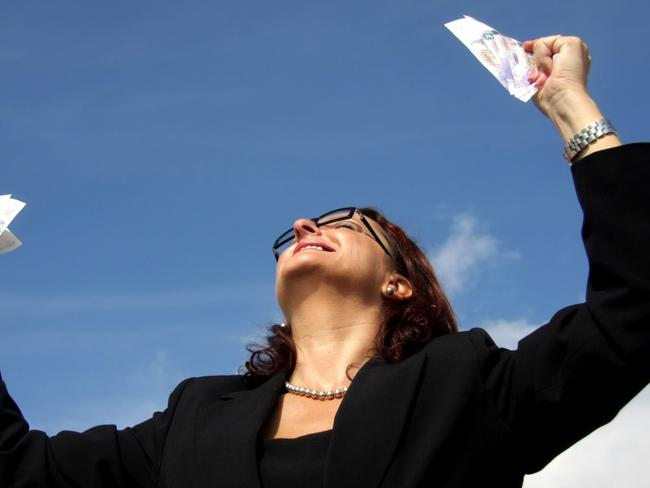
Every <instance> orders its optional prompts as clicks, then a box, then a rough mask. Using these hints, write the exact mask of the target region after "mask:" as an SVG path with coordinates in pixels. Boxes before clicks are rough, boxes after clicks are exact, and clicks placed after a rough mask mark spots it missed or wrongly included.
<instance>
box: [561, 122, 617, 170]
mask: <svg viewBox="0 0 650 488" xmlns="http://www.w3.org/2000/svg"><path fill="white" fill-rule="evenodd" d="M610 133H614V134H616V129H614V126H613V125H612V123H611V122H610V121H609V120H608V119H600V120H598V121H596V122H592V123H591V124H589V125H588V126H587V127H585V128H584V129H582V130H581V131H580V132H578V133H576V134H575V135H574V136H573V137H572V138H571V139H569V142H567V143H566V145H565V146H564V151H563V153H564V159H566V160H567V162H568V163H569V164H571V161H572V160H573V158H575V157H576V156H577V155H578V154H580V152H582V150H583V149H584V148H585V147H587V146H588V145H589V144H591V143H592V142H594V141H595V140H596V139H599V138H601V137H603V136H604V135H605V134H610Z"/></svg>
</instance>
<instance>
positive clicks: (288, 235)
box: [273, 207, 393, 261]
mask: <svg viewBox="0 0 650 488" xmlns="http://www.w3.org/2000/svg"><path fill="white" fill-rule="evenodd" d="M345 211H347V212H348V213H347V214H344V215H343V216H341V217H337V218H335V219H329V220H328V219H326V217H327V216H328V215H331V214H334V213H338V212H345ZM355 213H356V214H358V215H359V218H360V219H361V222H363V225H365V226H366V229H368V231H369V232H370V235H371V237H372V238H373V239H374V240H375V241H377V244H379V245H380V246H381V248H382V249H383V250H384V252H385V253H386V254H388V256H389V257H390V258H391V259H392V258H393V255H392V254H391V253H390V251H389V250H388V249H387V248H386V246H385V245H384V243H383V242H381V239H380V238H379V236H378V235H377V233H376V232H375V231H374V229H373V228H372V226H371V225H370V223H369V222H368V221H367V220H366V217H365V216H364V215H363V212H362V211H361V210H359V209H358V208H357V207H342V208H337V209H335V210H330V211H329V212H326V213H324V214H323V215H321V216H320V217H315V218H312V219H309V220H311V221H312V222H313V223H314V225H315V226H316V227H320V226H322V225H325V224H331V223H332V222H339V221H341V220H348V219H350V218H352V217H353V216H354V214H355ZM323 219H324V221H322V220H323ZM321 221H322V222H321ZM294 237H295V231H294V229H293V227H292V228H290V229H288V230H286V231H285V232H283V233H282V234H280V237H278V238H277V239H276V240H275V242H274V243H273V255H274V256H275V260H276V261H277V260H278V259H279V258H280V253H279V252H278V249H279V248H280V247H281V246H283V245H285V244H286V243H287V242H289V241H291V240H292V239H293V238H294Z"/></svg>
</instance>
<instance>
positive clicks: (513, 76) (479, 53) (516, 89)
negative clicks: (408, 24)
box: [445, 15, 538, 102]
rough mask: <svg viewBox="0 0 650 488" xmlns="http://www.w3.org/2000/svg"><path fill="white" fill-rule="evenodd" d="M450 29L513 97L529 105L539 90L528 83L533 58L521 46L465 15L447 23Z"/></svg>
mask: <svg viewBox="0 0 650 488" xmlns="http://www.w3.org/2000/svg"><path fill="white" fill-rule="evenodd" d="M445 27H447V29H449V30H450V31H451V32H452V33H453V34H454V35H455V36H456V37H457V38H458V39H459V40H460V41H461V42H462V43H463V44H464V45H465V46H466V47H467V48H468V49H469V50H470V51H471V52H472V54H474V56H476V58H477V59H478V60H479V61H480V62H481V64H482V65H483V66H485V68H487V70H488V71H489V72H490V73H492V75H493V76H494V77H495V78H496V79H497V80H498V81H499V83H501V85H502V86H503V87H504V88H505V89H506V90H508V92H509V93H510V94H511V95H513V96H514V97H516V98H518V99H519V100H522V101H524V102H527V101H528V100H530V98H531V97H532V96H533V95H534V94H535V93H537V90H538V88H537V87H536V86H535V85H534V84H532V83H530V82H529V81H528V75H529V74H530V71H531V69H532V67H533V60H532V59H533V57H532V56H531V55H530V54H529V53H527V52H526V51H524V48H523V45H522V43H521V42H519V41H517V40H516V39H513V38H512V37H508V36H505V35H503V34H501V33H500V32H499V31H497V30H496V29H493V28H492V27H490V26H489V25H487V24H484V23H483V22H480V21H478V20H476V19H474V18H472V17H469V16H467V15H465V16H464V17H463V18H462V19H457V20H454V21H451V22H447V23H446V24H445Z"/></svg>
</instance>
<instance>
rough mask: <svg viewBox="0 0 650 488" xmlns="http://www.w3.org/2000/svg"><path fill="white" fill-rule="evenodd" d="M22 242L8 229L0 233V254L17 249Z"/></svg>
mask: <svg viewBox="0 0 650 488" xmlns="http://www.w3.org/2000/svg"><path fill="white" fill-rule="evenodd" d="M22 245H23V243H22V242H20V239H18V238H17V237H16V236H15V235H14V234H13V232H11V231H10V230H9V229H5V231H4V232H3V233H2V234H0V254H5V253H8V252H11V251H14V250H16V249H18V248H19V247H20V246H22Z"/></svg>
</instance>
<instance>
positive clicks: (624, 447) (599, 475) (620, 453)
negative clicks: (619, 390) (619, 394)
mask: <svg viewBox="0 0 650 488" xmlns="http://www.w3.org/2000/svg"><path fill="white" fill-rule="evenodd" d="M648 419H650V387H647V388H646V389H645V390H643V391H642V392H641V393H640V394H639V395H638V396H637V397H636V398H635V399H634V400H632V402H630V403H629V404H628V405H627V406H626V407H625V408H624V409H623V410H622V411H621V412H620V413H619V415H618V416H617V417H616V418H615V419H614V420H613V421H612V422H610V423H609V424H607V425H605V426H604V427H601V428H600V429H598V430H597V431H596V432H593V433H592V434H591V435H589V436H588V437H585V438H584V439H583V440H582V441H580V442H579V443H577V444H575V445H574V446H573V447H571V448H570V449H569V450H567V451H565V452H564V453H562V454H561V455H560V456H558V457H557V458H555V459H554V460H553V461H552V462H551V463H550V464H549V465H548V466H546V468H544V469H543V470H542V471H540V472H539V473H536V474H534V475H531V476H527V477H526V478H525V480H524V488H549V487H553V488H576V487H583V486H588V487H589V488H611V487H612V486H624V487H625V488H647V487H648V485H649V484H650V469H649V465H648V453H650V422H648Z"/></svg>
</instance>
